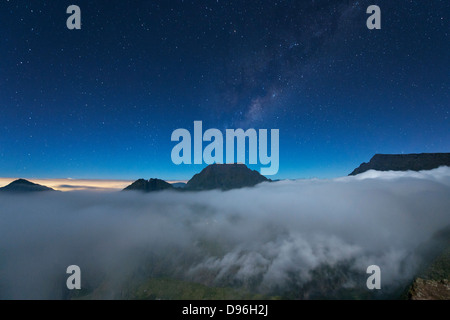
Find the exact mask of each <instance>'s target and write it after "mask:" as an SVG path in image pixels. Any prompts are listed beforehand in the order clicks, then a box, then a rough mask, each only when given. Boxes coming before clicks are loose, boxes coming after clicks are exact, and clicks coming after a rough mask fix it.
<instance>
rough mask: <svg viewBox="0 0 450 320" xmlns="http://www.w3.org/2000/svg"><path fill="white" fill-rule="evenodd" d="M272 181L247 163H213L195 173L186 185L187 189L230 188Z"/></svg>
mask: <svg viewBox="0 0 450 320" xmlns="http://www.w3.org/2000/svg"><path fill="white" fill-rule="evenodd" d="M265 181H270V180H269V179H267V178H266V177H264V176H262V175H261V174H260V173H259V172H258V171H255V170H250V169H249V168H247V166H246V165H245V164H212V165H209V166H208V167H206V168H205V169H203V170H202V172H200V173H198V174H196V175H194V176H193V177H192V179H191V180H189V182H188V183H187V185H186V188H185V189H187V190H212V189H221V190H230V189H238V188H244V187H253V186H255V185H257V184H258V183H261V182H265Z"/></svg>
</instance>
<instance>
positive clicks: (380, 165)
mask: <svg viewBox="0 0 450 320" xmlns="http://www.w3.org/2000/svg"><path fill="white" fill-rule="evenodd" d="M440 166H449V167H450V153H421V154H376V155H375V156H374V157H373V158H372V159H371V160H370V162H369V163H366V162H364V163H362V164H361V165H360V166H359V167H358V168H356V169H355V170H354V171H353V172H352V173H350V175H351V176H354V175H357V174H360V173H363V172H366V171H368V170H377V171H391V170H392V171H408V170H412V171H421V170H432V169H436V168H439V167H440Z"/></svg>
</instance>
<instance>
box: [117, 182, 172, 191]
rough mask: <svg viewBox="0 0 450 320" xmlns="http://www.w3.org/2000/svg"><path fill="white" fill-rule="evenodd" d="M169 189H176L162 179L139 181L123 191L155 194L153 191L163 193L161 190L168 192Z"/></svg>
mask: <svg viewBox="0 0 450 320" xmlns="http://www.w3.org/2000/svg"><path fill="white" fill-rule="evenodd" d="M168 189H174V187H173V186H172V185H171V184H170V183H167V182H166V181H164V180H160V179H150V180H148V181H147V180H144V179H139V180H137V181H135V182H133V183H132V184H131V185H129V186H128V187H126V188H125V189H123V191H142V192H153V191H161V190H168Z"/></svg>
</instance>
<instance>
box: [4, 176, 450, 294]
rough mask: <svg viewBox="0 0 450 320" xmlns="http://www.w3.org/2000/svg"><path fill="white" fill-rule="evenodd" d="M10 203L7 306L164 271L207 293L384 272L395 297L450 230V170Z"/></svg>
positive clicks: (15, 198)
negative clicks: (71, 277) (76, 279)
mask: <svg viewBox="0 0 450 320" xmlns="http://www.w3.org/2000/svg"><path fill="white" fill-rule="evenodd" d="M0 203H1V207H0V298H1V299H36V298H39V299H47V298H52V299H59V298H65V297H66V294H65V293H64V292H65V291H64V290H67V289H65V281H66V278H67V277H68V275H66V273H65V272H66V268H67V266H69V265H73V264H75V265H79V266H80V267H81V270H82V285H84V284H86V285H89V286H91V287H92V288H94V289H95V286H99V285H101V283H104V282H106V283H115V284H117V286H116V287H115V288H119V287H120V286H122V285H123V284H124V283H125V282H126V281H127V279H128V277H129V275H130V274H133V272H135V271H136V270H141V269H144V271H143V272H144V273H145V271H146V270H150V269H152V268H154V270H153V269H152V270H150V271H149V273H148V274H149V275H164V276H171V275H173V276H174V277H177V278H182V279H186V280H189V281H197V282H202V283H204V284H207V285H221V286H228V285H229V286H235V287H236V286H238V287H239V286H244V287H245V286H247V287H248V288H251V289H252V290H259V291H261V292H271V291H270V290H277V288H278V289H279V288H283V287H289V286H292V282H293V281H295V287H296V288H299V290H301V288H302V285H303V284H306V283H308V282H309V281H311V280H312V277H313V275H314V273H313V271H314V270H316V269H317V268H319V267H320V266H323V265H328V266H331V267H333V266H337V265H341V264H343V263H344V264H346V265H347V266H348V268H350V269H351V270H353V271H354V272H357V273H365V271H366V269H367V267H368V266H370V265H373V264H375V265H378V266H380V267H381V271H382V286H383V287H382V288H389V287H390V286H391V287H394V286H396V285H400V284H402V283H404V282H405V281H409V280H410V279H411V277H412V276H413V275H414V274H415V272H417V270H418V267H419V265H420V257H419V256H417V254H415V252H416V250H417V248H418V247H419V246H420V245H421V244H423V243H425V242H426V241H428V240H429V239H430V238H431V237H432V236H433V234H435V233H436V232H437V231H439V230H441V229H443V228H445V227H446V226H448V225H450V168H448V167H441V168H439V169H435V170H430V171H423V172H376V171H369V172H366V173H364V174H361V175H358V176H355V177H344V178H338V179H333V180H318V179H313V180H296V181H288V180H286V181H279V182H273V183H262V184H260V185H258V186H256V187H254V188H244V189H239V190H231V191H226V192H223V191H205V192H176V191H164V192H157V193H151V194H142V193H135V192H113V193H97V192H95V193H94V192H66V193H62V192H54V193H39V194H27V195H8V194H2V195H0ZM153 265H154V266H153ZM293 275H294V277H293ZM86 279H90V280H89V281H88V280H86ZM93 279H95V280H93ZM87 282H90V283H89V284H87ZM249 283H250V284H249ZM345 286H348V287H352V286H357V287H364V286H365V282H364V283H355V282H354V281H353V282H352V281H351V280H350V279H348V281H347V283H345ZM111 290H112V289H111ZM301 296H302V295H301V293H299V297H301ZM104 297H105V298H110V297H116V295H114V294H113V293H111V292H109V293H108V294H106V295H105V296H104Z"/></svg>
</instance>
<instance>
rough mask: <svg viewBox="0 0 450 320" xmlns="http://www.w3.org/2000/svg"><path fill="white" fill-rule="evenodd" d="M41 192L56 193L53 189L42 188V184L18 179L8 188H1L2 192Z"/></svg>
mask: <svg viewBox="0 0 450 320" xmlns="http://www.w3.org/2000/svg"><path fill="white" fill-rule="evenodd" d="M39 191H55V190H53V189H52V188H49V187H46V186H42V185H40V184H36V183H33V182H30V181H28V180H25V179H18V180H15V181H13V182H11V183H10V184H8V185H7V186H6V187H3V188H0V192H16V193H25V192H39Z"/></svg>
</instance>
